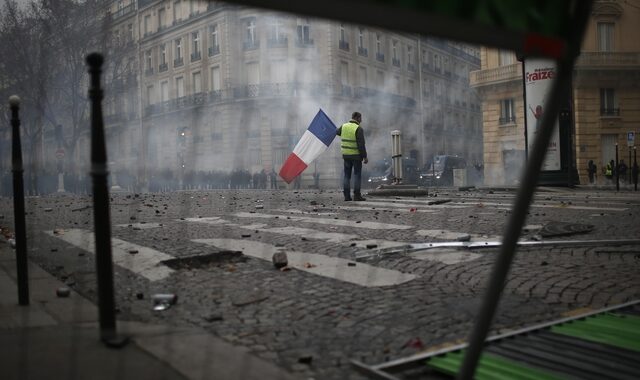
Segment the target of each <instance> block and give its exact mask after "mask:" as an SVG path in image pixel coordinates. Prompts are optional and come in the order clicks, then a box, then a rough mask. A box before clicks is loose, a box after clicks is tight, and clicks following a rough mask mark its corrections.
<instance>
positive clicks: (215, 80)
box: [211, 66, 222, 91]
mask: <svg viewBox="0 0 640 380" xmlns="http://www.w3.org/2000/svg"><path fill="white" fill-rule="evenodd" d="M221 88H222V86H221V85H220V66H214V67H212V68H211V91H220V89H221Z"/></svg>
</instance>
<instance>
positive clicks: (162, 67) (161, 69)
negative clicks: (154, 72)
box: [158, 62, 169, 73]
mask: <svg viewBox="0 0 640 380" xmlns="http://www.w3.org/2000/svg"><path fill="white" fill-rule="evenodd" d="M168 69H169V65H167V63H166V62H165V63H161V64H160V65H159V66H158V72H159V73H162V72H164V71H167V70H168Z"/></svg>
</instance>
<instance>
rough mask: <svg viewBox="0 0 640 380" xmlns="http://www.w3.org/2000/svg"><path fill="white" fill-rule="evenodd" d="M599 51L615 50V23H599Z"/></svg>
mask: <svg viewBox="0 0 640 380" xmlns="http://www.w3.org/2000/svg"><path fill="white" fill-rule="evenodd" d="M598 51H613V23H612V22H599V23H598Z"/></svg>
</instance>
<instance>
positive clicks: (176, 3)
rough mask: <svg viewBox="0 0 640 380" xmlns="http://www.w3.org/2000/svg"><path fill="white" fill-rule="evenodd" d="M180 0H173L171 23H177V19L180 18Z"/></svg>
mask: <svg viewBox="0 0 640 380" xmlns="http://www.w3.org/2000/svg"><path fill="white" fill-rule="evenodd" d="M181 6H182V4H181V2H180V0H177V1H174V2H173V23H174V24H175V23H177V22H178V21H180V20H181V19H182V12H181V9H180V8H181Z"/></svg>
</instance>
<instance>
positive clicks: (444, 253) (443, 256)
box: [409, 248, 482, 265]
mask: <svg viewBox="0 0 640 380" xmlns="http://www.w3.org/2000/svg"><path fill="white" fill-rule="evenodd" d="M409 256H411V257H413V258H414V259H418V260H425V261H438V262H441V263H443V264H445V265H452V264H458V263H462V262H465V261H471V260H475V259H478V258H480V257H482V255H481V254H479V253H473V252H469V251H460V250H456V249H450V248H442V249H438V248H431V249H427V250H424V251H416V252H411V253H409Z"/></svg>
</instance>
